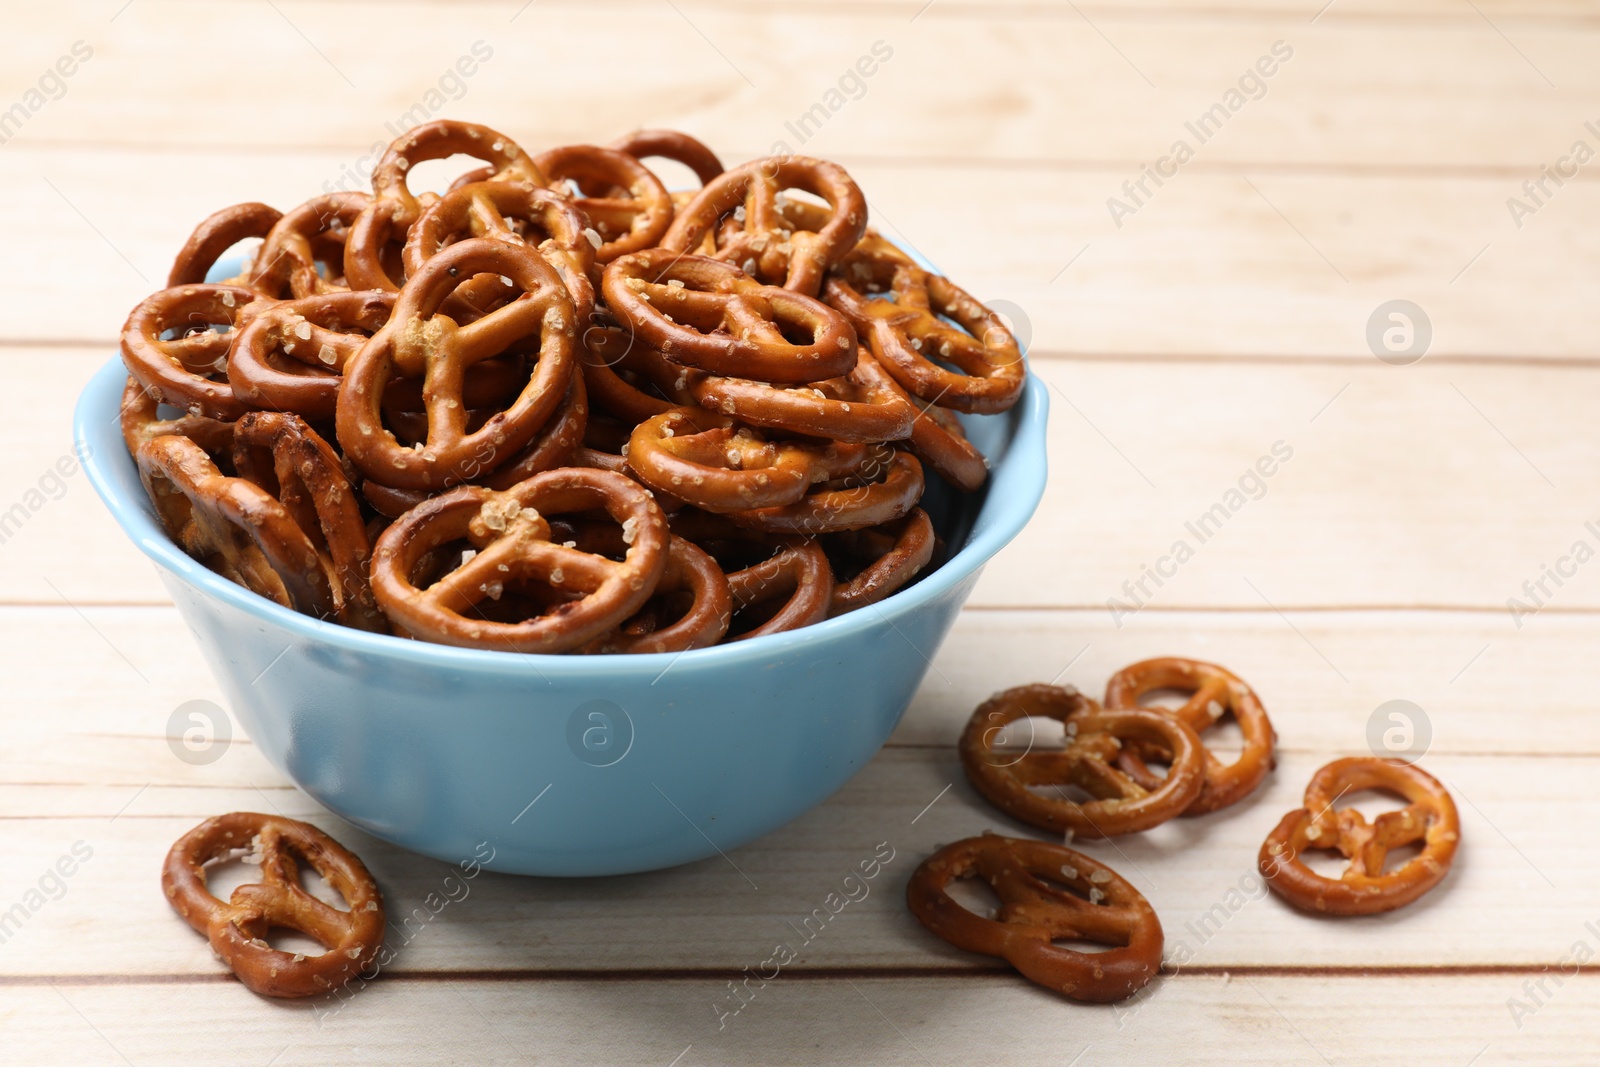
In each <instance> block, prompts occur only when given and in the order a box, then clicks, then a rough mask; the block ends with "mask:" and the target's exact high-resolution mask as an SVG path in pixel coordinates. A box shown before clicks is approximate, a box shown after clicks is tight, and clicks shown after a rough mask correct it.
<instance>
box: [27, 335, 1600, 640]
mask: <svg viewBox="0 0 1600 1067" xmlns="http://www.w3.org/2000/svg"><path fill="white" fill-rule="evenodd" d="M109 358H111V357H110V355H109V353H108V352H107V351H105V350H97V349H93V348H89V349H59V350H50V349H27V348H23V349H10V350H7V349H0V365H4V366H9V367H10V368H11V369H12V370H13V371H14V373H15V374H16V376H17V377H18V378H19V379H20V380H21V381H24V382H27V383H29V387H28V390H27V393H26V395H27V396H28V397H30V398H32V399H31V402H27V403H24V402H23V400H22V395H23V394H21V393H18V394H13V395H12V396H11V397H10V398H8V399H7V400H5V401H4V402H3V403H5V405H6V406H7V408H8V410H14V411H15V414H14V415H13V416H11V423H10V425H11V426H12V427H13V428H14V429H15V432H16V433H17V434H18V439H17V443H16V446H15V448H14V449H13V452H12V453H11V455H12V462H11V463H9V464H8V465H6V466H5V467H4V468H3V469H0V511H3V510H5V509H6V508H9V507H10V506H11V505H12V504H15V503H18V502H27V501H30V500H31V501H32V502H33V503H36V504H38V505H39V506H38V508H37V510H33V511H30V513H29V514H28V515H27V516H26V518H25V519H24V520H23V521H20V522H18V523H16V524H14V526H13V528H10V529H8V530H7V531H6V533H7V535H8V539H7V540H6V542H5V543H4V544H3V545H0V600H3V601H10V602H30V603H44V604H62V603H64V602H70V603H72V604H77V605H85V604H94V603H106V602H111V603H119V602H129V601H144V602H152V603H157V602H164V601H165V600H166V596H165V594H164V592H163V591H162V590H161V588H160V585H159V583H158V582H157V581H156V579H155V577H154V573H153V568H152V566H151V565H150V564H149V563H147V562H146V561H145V560H144V559H143V557H142V556H141V555H140V554H139V553H138V552H137V551H136V550H135V549H134V548H133V547H132V545H130V544H129V543H128V542H127V541H126V539H125V538H123V537H122V535H121V533H120V532H119V531H118V530H117V529H116V528H115V524H114V523H113V522H112V521H111V519H110V517H109V516H108V515H107V514H106V513H105V510H104V508H103V507H102V506H101V504H100V502H99V501H98V500H97V499H96V498H95V495H94V492H93V490H92V489H91V488H90V487H89V485H88V482H87V479H86V478H84V477H83V476H82V474H78V475H76V476H72V477H68V478H65V479H61V487H57V486H56V485H55V484H54V482H52V483H51V485H50V487H49V488H50V490H51V492H50V494H49V496H44V495H41V496H38V497H31V498H30V497H29V495H28V494H29V492H30V490H37V489H38V486H39V482H40V479H41V478H43V477H45V476H46V475H47V473H48V472H49V471H50V470H51V469H52V468H53V466H54V465H55V464H56V463H57V462H59V461H60V460H61V459H62V457H63V456H66V455H67V454H68V452H69V450H70V448H71V443H70V437H69V433H70V430H69V424H68V412H69V411H70V408H71V405H72V403H73V401H74V399H75V397H76V394H77V392H78V390H79V388H81V383H82V382H83V381H85V380H86V379H87V378H88V377H89V375H90V374H92V373H93V372H94V370H96V369H97V368H98V367H99V366H100V365H101V364H102V363H103V361H105V360H106V359H109ZM1034 370H1035V373H1037V374H1038V375H1039V376H1040V377H1041V378H1042V379H1043V380H1044V381H1045V382H1046V383H1048V384H1049V386H1050V400H1051V404H1052V407H1053V411H1052V416H1051V420H1050V430H1049V436H1050V443H1049V447H1050V458H1049V461H1050V472H1051V473H1050V488H1049V490H1048V492H1047V494H1046V497H1045V500H1044V502H1043V504H1042V505H1041V506H1040V509H1039V512H1038V514H1037V516H1036V518H1035V520H1034V521H1033V523H1032V524H1031V525H1030V526H1029V528H1028V529H1027V530H1026V531H1024V533H1023V534H1022V535H1021V537H1019V538H1018V539H1017V541H1016V542H1015V543H1014V544H1012V545H1011V546H1010V547H1009V548H1007V549H1006V550H1005V551H1004V552H1003V553H1002V554H1001V555H1000V556H999V558H997V559H996V560H995V561H994V562H993V563H991V564H990V565H989V567H988V569H987V570H986V572H985V575H984V578H983V580H982V582H981V583H980V585H979V588H978V590H977V592H976V593H975V595H974V597H973V603H974V604H975V605H979V606H989V607H993V606H1007V607H1092V608H1096V609H1099V611H1100V612H1101V614H1102V617H1103V619H1104V621H1105V623H1106V624H1108V625H1111V626H1113V627H1115V626H1117V625H1118V624H1121V625H1128V624H1130V623H1131V622H1132V621H1133V620H1136V619H1137V618H1139V617H1140V615H1141V614H1143V613H1144V612H1145V611H1156V612H1158V611H1163V610H1172V609H1178V608H1182V609H1193V608H1229V609H1249V610H1272V609H1273V608H1278V609H1282V610H1296V609H1304V608H1320V607H1334V608H1348V607H1352V606H1355V607H1374V606H1375V607H1389V608H1418V607H1435V606H1443V607H1449V608H1452V609H1460V608H1470V609H1473V610H1479V611H1483V612H1486V613H1489V614H1490V615H1493V616H1497V622H1498V624H1499V625H1501V626H1502V627H1503V629H1504V632H1505V634H1506V636H1507V637H1508V638H1515V637H1517V636H1518V635H1520V634H1522V633H1526V632H1529V629H1528V628H1529V627H1537V626H1538V625H1539V624H1541V623H1542V622H1543V621H1544V619H1545V618H1546V617H1547V616H1546V614H1545V613H1546V612H1548V613H1550V614H1555V613H1557V612H1560V611H1571V610H1595V609H1597V608H1600V568H1595V567H1580V566H1574V565H1572V564H1570V563H1567V564H1560V565H1561V566H1562V568H1563V569H1564V570H1570V571H1572V574H1571V575H1570V576H1568V577H1565V578H1561V579H1560V584H1559V585H1558V584H1556V583H1555V582H1554V581H1552V580H1551V579H1549V578H1546V577H1545V572H1544V568H1545V567H1547V566H1550V567H1553V566H1556V565H1557V564H1558V563H1560V560H1561V559H1562V558H1563V557H1565V556H1568V555H1570V554H1571V552H1572V549H1573V546H1574V545H1575V543H1576V542H1578V541H1580V540H1582V541H1586V542H1587V543H1588V544H1589V545H1590V548H1591V550H1592V549H1594V548H1596V547H1600V534H1597V533H1595V532H1592V531H1590V530H1589V529H1588V527H1587V526H1586V524H1588V523H1591V522H1593V523H1595V524H1596V526H1597V527H1600V511H1597V510H1596V507H1595V505H1594V503H1593V501H1595V500H1596V499H1600V465H1597V464H1596V462H1595V461H1596V458H1597V457H1600V445H1597V444H1596V442H1594V441H1593V440H1589V439H1586V438H1585V437H1584V436H1583V435H1577V434H1574V432H1573V430H1572V427H1574V426H1577V425H1581V424H1582V422H1583V420H1584V419H1585V418H1586V417H1587V414H1586V413H1587V412H1588V411H1590V410H1592V409H1593V407H1594V406H1595V404H1596V402H1597V401H1600V367H1597V368H1588V367H1583V368H1567V367H1551V366H1511V365H1501V364H1495V365H1487V366H1470V367H1468V366H1461V365H1450V364H1432V363H1430V362H1429V361H1427V360H1424V361H1423V362H1422V363H1419V364H1417V365H1415V366H1412V367H1404V368H1398V367H1390V366H1386V365H1384V364H1380V363H1378V362H1377V361H1376V360H1373V359H1371V358H1370V357H1369V359H1368V360H1367V361H1366V362H1364V363H1361V364H1358V365H1355V366H1351V367H1345V366H1339V365H1326V364H1321V363H1312V364H1302V363H1295V362H1290V363H1274V364H1271V365H1265V366H1259V365H1253V364H1249V365H1240V364H1236V363H1210V362H1201V363H1194V362H1177V363H1164V364H1156V365H1151V364H1149V363H1146V362H1142V361H1141V362H1135V363H1128V364H1119V363H1115V362H1100V361H1093V362H1077V361H1057V360H1041V361H1039V362H1037V363H1036V364H1035V365H1034ZM24 434H25V435H26V436H23V435H24ZM1175 444H1177V445H1179V446H1178V447H1174V445H1175ZM1275 447H1276V448H1277V449H1278V456H1277V457H1274V453H1273V450H1274V448H1275ZM1285 455H1287V456H1288V457H1289V458H1287V459H1284V458H1283V456H1285ZM1263 461H1265V463H1266V466H1265V467H1261V468H1258V467H1257V464H1258V463H1262V462H1263ZM1262 469H1271V470H1272V472H1273V473H1271V474H1270V476H1266V477H1262V476H1261V475H1260V473H1259V472H1260V470H1262ZM1241 482H1242V483H1243V484H1242V487H1241ZM56 495H59V496H60V499H59V500H57V499H51V497H53V496H56ZM1217 509H1220V510H1217ZM85 536H91V537H94V538H96V540H95V542H94V543H95V544H96V545H97V549H96V550H95V551H94V552H89V553H86V552H84V551H83V549H82V545H83V541H82V540H80V539H81V538H83V537H85ZM1180 541H1181V542H1183V543H1184V544H1185V545H1187V550H1185V549H1179V548H1176V547H1175V546H1176V545H1177V544H1178V542H1180ZM1186 552H1187V554H1185V553H1186ZM1180 556H1181V557H1183V559H1182V562H1179V559H1178V557H1180ZM1164 560H1165V562H1164ZM1147 568H1148V569H1149V570H1159V571H1160V572H1161V574H1165V575H1166V577H1161V574H1158V575H1157V577H1156V578H1151V577H1149V576H1148V574H1147ZM1158 579H1159V584H1158ZM1540 581H1542V582H1543V583H1544V584H1543V588H1542V590H1539V589H1535V591H1534V592H1533V593H1532V594H1530V593H1529V592H1528V591H1527V590H1525V589H1524V588H1523V585H1524V583H1525V582H1540ZM1124 583H1130V585H1129V586H1128V587H1125V585H1124ZM1140 583H1142V585H1141V584H1140ZM1130 590H1131V591H1130ZM1513 597H1515V598H1517V600H1518V602H1519V603H1520V604H1522V605H1524V606H1525V607H1527V608H1529V609H1532V608H1538V607H1540V604H1539V603H1538V602H1542V603H1543V605H1545V606H1544V607H1542V608H1541V609H1540V611H1538V612H1536V613H1534V614H1531V615H1528V614H1520V613H1519V617H1518V618H1517V619H1514V618H1513V614H1512V612H1511V610H1510V609H1509V608H1508V605H1507V602H1508V600H1509V599H1511V598H1513ZM63 598H65V601H64V600H63ZM1112 600H1115V601H1116V603H1117V604H1118V605H1120V607H1118V608H1116V610H1115V612H1113V610H1112V608H1111V607H1109V606H1108V602H1110V601H1112ZM1133 609H1139V610H1137V611H1134V610H1133ZM1518 621H1520V622H1521V623H1522V626H1521V627H1518V626H1517V622H1518Z"/></svg>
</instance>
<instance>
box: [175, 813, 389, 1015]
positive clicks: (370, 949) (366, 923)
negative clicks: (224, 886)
mask: <svg viewBox="0 0 1600 1067" xmlns="http://www.w3.org/2000/svg"><path fill="white" fill-rule="evenodd" d="M241 849H248V850H251V851H252V852H253V854H254V855H255V856H258V857H259V863H260V867H261V877H260V880H259V881H255V882H247V883H245V884H243V885H240V886H238V887H236V888H235V889H234V891H233V894H232V896H231V897H230V898H229V900H228V901H227V902H226V903H224V902H223V901H221V900H218V899H217V898H216V897H215V896H213V895H212V893H211V891H210V890H209V889H208V888H207V887H206V870H205V868H206V864H208V863H210V862H212V861H214V860H218V859H222V858H224V857H226V856H228V855H230V854H232V853H235V852H237V851H239V850H241ZM252 862H255V860H254V859H252ZM301 864H305V865H306V866H309V867H310V868H311V869H312V870H314V871H316V872H317V873H318V874H319V875H321V876H322V877H323V879H324V880H326V881H327V883H328V884H329V885H331V886H332V887H333V888H334V889H336V890H338V891H339V893H340V895H342V896H343V897H344V899H345V904H346V907H345V908H344V909H343V910H341V909H339V908H335V907H334V906H332V905H330V904H327V903H325V902H323V901H321V900H318V899H317V898H316V897H313V896H312V895H311V894H309V893H307V892H306V891H305V889H303V888H302V887H301V885H300V866H301ZM161 886H162V889H163V891H164V892H165V893H166V897H167V902H168V903H169V904H171V905H172V909H173V910H174V911H176V912H177V913H178V914H179V915H180V916H182V917H183V919H184V921H186V922H187V923H188V924H189V925H190V926H192V927H194V928H195V929H196V930H198V931H199V932H200V933H202V934H204V935H206V939H207V940H209V941H210V942H211V948H212V949H213V950H214V951H215V952H216V954H217V955H218V956H219V957H221V958H222V961H223V962H224V963H226V964H227V965H228V968H229V969H230V970H232V971H233V973H234V974H235V975H237V976H238V978H239V981H241V982H243V983H244V985H245V987H246V988H248V989H250V990H251V991H252V992H254V993H259V994H260V995H262V996H265V997H311V996H318V995H320V994H324V993H329V992H331V991H333V989H334V987H335V986H338V985H342V984H344V983H345V982H348V981H349V980H350V979H351V978H354V977H355V976H356V975H358V974H360V973H361V972H362V971H364V970H366V968H367V967H368V966H369V965H370V964H371V963H372V961H373V960H374V959H376V958H377V955H378V950H379V949H380V948H382V946H383V935H384V912H383V897H382V894H380V893H379V891H378V885H377V883H376V882H375V881H373V878H372V875H371V874H370V873H369V872H368V871H367V868H366V866H365V865H364V864H363V863H362V862H361V860H360V859H359V858H358V857H357V856H356V855H355V853H353V852H351V851H350V850H349V849H346V848H345V847H344V846H342V845H340V844H339V842H337V841H335V840H334V839H333V838H331V837H329V836H328V835H327V834H325V833H323V832H322V831H321V830H318V829H317V828H316V827H315V826H311V825H309V824H308V823H303V822H297V821H295V820H293V819H286V818H282V817H281V816H275V815H260V814H256V813H254V812H245V811H236V812H232V813H230V814H227V815H218V816H214V817H212V818H210V819H207V820H206V821H205V822H203V823H201V824H200V825H199V826H197V827H195V828H194V829H193V830H190V831H189V832H188V833H186V834H184V835H183V836H182V837H181V838H179V839H178V841H177V843H176V844H174V845H173V846H172V849H171V850H170V851H169V852H168V853H167V858H166V862H165V863H164V864H163V866H162V870H161ZM274 928H278V929H288V930H294V931H297V932H298V933H301V934H304V935H306V936H307V937H309V938H311V939H312V940H314V941H316V942H317V943H318V944H320V945H321V946H322V947H323V949H324V950H325V951H324V952H323V953H322V954H321V955H307V954H305V953H300V952H294V953H290V952H285V951H282V950H280V949H275V948H273V947H272V946H271V945H269V944H267V941H266V938H267V935H268V933H269V932H270V931H271V930H273V929H274Z"/></svg>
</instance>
